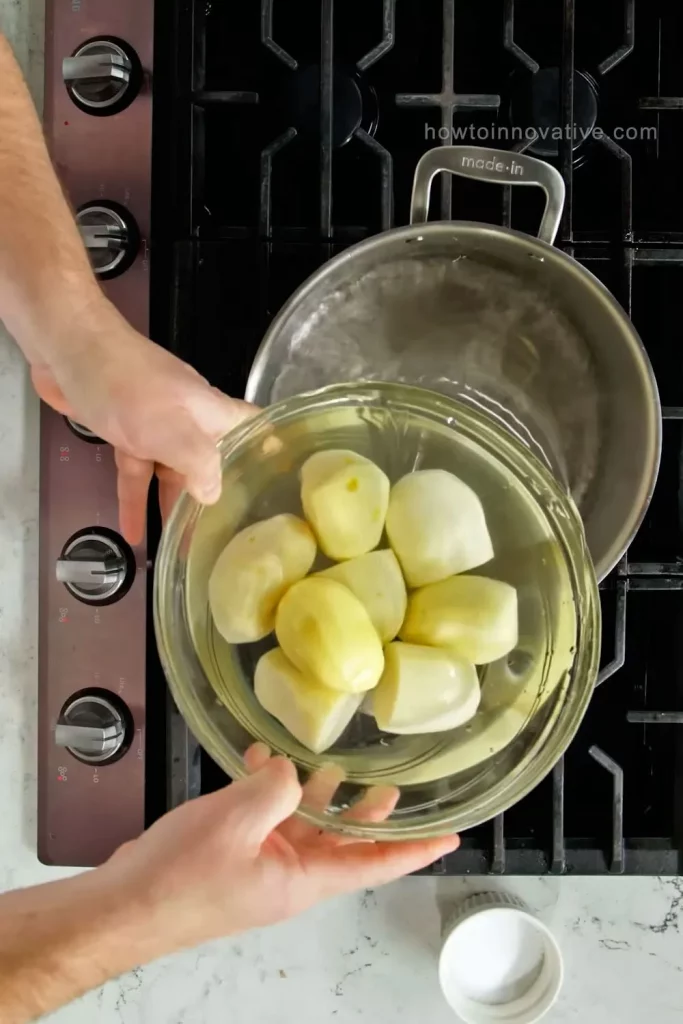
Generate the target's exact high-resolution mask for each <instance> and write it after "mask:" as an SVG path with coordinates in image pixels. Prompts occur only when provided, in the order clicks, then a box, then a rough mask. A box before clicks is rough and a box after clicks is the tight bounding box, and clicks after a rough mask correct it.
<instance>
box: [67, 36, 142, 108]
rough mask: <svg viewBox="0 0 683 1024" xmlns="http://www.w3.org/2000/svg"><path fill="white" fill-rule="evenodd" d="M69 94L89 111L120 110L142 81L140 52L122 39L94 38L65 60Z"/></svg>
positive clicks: (132, 98)
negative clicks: (136, 51)
mask: <svg viewBox="0 0 683 1024" xmlns="http://www.w3.org/2000/svg"><path fill="white" fill-rule="evenodd" d="M62 77H63V79H64V83H65V85H66V88H67V90H68V93H69V96H70V97H71V99H72V100H73V101H74V103H75V104H76V106H77V107H79V108H80V109H81V110H84V111H85V112H86V113H87V114H99V115H101V116H102V115H106V114H117V113H118V112H119V111H121V110H124V109H125V108H126V107H127V106H128V105H129V104H130V103H132V102H133V100H134V99H135V97H136V96H137V94H138V92H139V91H140V86H141V85H142V66H141V64H140V61H139V59H138V56H137V54H136V53H135V51H134V50H133V49H131V47H130V46H128V45H127V44H126V43H124V42H123V40H122V39H115V38H112V37H108V38H102V39H90V40H89V41H88V42H87V43H84V44H83V45H82V46H79V48H78V49H77V50H76V51H75V52H74V53H73V54H72V55H71V56H70V57H66V58H65V59H64V60H63V61H62Z"/></svg>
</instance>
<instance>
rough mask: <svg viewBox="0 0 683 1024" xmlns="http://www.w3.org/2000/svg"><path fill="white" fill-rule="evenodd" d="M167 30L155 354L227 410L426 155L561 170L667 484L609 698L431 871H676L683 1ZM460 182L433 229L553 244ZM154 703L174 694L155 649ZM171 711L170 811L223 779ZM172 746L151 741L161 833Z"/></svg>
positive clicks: (220, 21) (379, 10) (633, 586)
mask: <svg viewBox="0 0 683 1024" xmlns="http://www.w3.org/2000/svg"><path fill="white" fill-rule="evenodd" d="M155 17H156V35H155V86H154V109H155V114H154V118H155V120H154V151H153V152H154V158H153V192H152V261H151V267H152V336H153V337H155V338H156V339H157V340H159V341H161V342H162V343H163V344H166V345H168V346H169V347H170V348H171V349H172V350H173V351H175V352H177V353H178V354H179V355H180V356H182V357H183V358H185V359H187V360H189V361H190V362H191V363H193V365H194V366H195V367H196V368H197V369H198V370H199V371H200V372H201V373H203V374H205V375H206V376H207V377H208V378H209V379H210V380H211V382H212V383H213V384H215V385H216V386H218V387H221V388H223V389H224V390H226V391H227V392H229V393H231V394H233V395H240V394H242V393H243V390H244V387H245V383H246V379H247V376H248V372H249V368H250V366H251V362H252V359H253V356H254V354H255V352H256V349H257V347H258V344H259V342H260V339H261V338H262V336H263V333H264V331H265V329H266V328H267V326H268V324H269V322H270V320H271V319H272V317H273V316H274V315H275V314H276V313H277V311H278V309H279V308H280V306H281V305H282V304H283V302H284V301H285V300H286V299H287V298H288V297H289V296H290V295H291V293H292V292H293V291H294V290H295V289H296V288H297V287H298V285H299V284H301V283H302V281H303V280H304V279H305V278H306V277H307V276H308V275H309V274H310V273H311V272H312V271H314V270H315V269H316V268H317V267H318V266H320V265H321V263H323V262H324V261H325V260H327V259H329V258H330V257H331V256H333V255H335V254H336V253H338V252H340V251H341V250H342V249H343V248H345V247H346V246H348V245H350V244H352V243H353V242H356V241H359V240H360V239H363V238H365V237H367V236H369V235H371V234H374V233H376V232H378V231H381V230H383V229H386V228H389V227H391V226H393V225H400V224H405V223H406V221H407V217H408V204H409V198H410V190H411V184H412V177H413V173H414V170H415V165H416V163H417V161H418V159H419V158H420V156H421V155H422V154H423V153H424V152H425V151H426V150H427V149H430V148H432V147H433V146H435V145H439V144H452V143H457V142H465V143H469V144H480V145H486V146H494V147H497V148H502V149H516V150H518V151H526V152H528V153H530V154H532V155H536V156H539V157H541V158H543V159H548V160H550V161H551V162H552V163H554V164H555V165H556V166H557V167H558V168H559V170H560V171H561V173H562V175H563V177H564V180H565V184H566V188H567V202H566V207H565V212H564V216H563V219H562V225H561V229H560V233H559V236H558V239H557V243H556V244H558V245H559V246H560V247H561V248H562V249H564V250H565V251H566V252H568V253H569V254H570V255H572V256H574V257H575V258H576V259H578V260H579V261H580V262H581V263H582V264H583V265H584V266H586V267H587V268H588V269H589V270H591V271H592V272H593V273H594V274H595V275H597V277H599V278H600V279H601V280H602V281H603V282H604V283H605V285H606V286H607V287H608V288H609V289H610V291H611V292H612V293H613V294H614V295H615V296H616V297H617V299H618V301H619V302H620V303H621V305H622V306H623V307H624V309H625V310H626V312H627V313H628V314H629V315H630V316H631V317H632V318H633V321H634V323H635V326H636V328H637V330H638V331H639V333H640V335H641V337H642V339H643V342H644V344H645V347H646V348H647V351H648V353H649V356H650V358H651V360H652V363H653V367H654V370H655V374H656V377H657V381H658V384H659V388H660V393H661V398H662V403H663V406H664V427H663V453H662V464H661V471H660V476H659V481H658V484H657V488H656V491H655V495H654V499H653V501H652V504H651V506H650V509H649V511H648V513H647V516H646V518H645V521H644V523H643V525H642V528H641V529H640V531H639V533H638V535H637V537H636V539H635V541H634V542H633V545H632V546H631V549H630V550H629V552H628V555H627V556H626V557H624V558H623V559H622V561H621V563H620V565H619V566H618V567H617V569H616V570H615V571H614V572H613V573H612V574H611V576H610V577H609V578H608V579H607V580H606V581H605V582H604V583H603V585H602V587H601V600H602V608H603V616H604V641H603V654H602V670H601V674H600V684H599V686H598V688H597V690H596V693H595V696H594V698H593V701H592V704H591V706H590V709H589V711H588V714H587V716H586V718H585V721H584V723H583V725H582V728H581V730H580V732H579V735H578V736H577V738H576V740H575V741H574V743H573V744H572V746H571V748H570V750H569V752H568V753H567V755H566V757H565V758H564V759H563V761H562V762H560V763H559V764H558V765H557V767H556V769H555V770H554V772H553V773H552V775H551V776H550V777H549V778H547V779H546V780H545V781H544V782H543V783H542V784H541V785H540V786H539V787H538V788H537V789H536V790H535V791H534V792H533V793H532V794H531V795H530V796H529V797H527V798H526V799H525V800H524V801H522V802H521V803H520V804H518V805H517V806H516V807H514V808H512V809H511V810H510V811H508V812H507V813H506V814H505V815H501V816H500V817H499V818H497V819H496V820H495V821H493V822H489V823H487V824H485V825H482V826H480V827H478V828H476V829H473V830H472V831H471V832H470V833H468V834H467V835H465V836H464V837H463V844H462V848H461V850H460V851H458V852H457V853H456V854H454V855H453V856H452V857H449V858H447V859H446V860H445V861H442V862H439V863H437V864H435V865H434V866H433V867H432V868H431V869H430V871H432V872H434V873H465V872H480V873H486V872H497V873H511V874H515V873H544V872H554V873H559V872H565V871H566V872H572V871H573V872H584V873H610V872H611V873H619V872H629V873H644V874H666V873H676V872H678V871H679V870H680V869H681V866H682V864H681V862H682V859H683V857H682V851H683V831H682V828H681V825H682V813H683V799H682V797H683V793H682V792H681V778H682V755H683V516H682V509H683V503H682V500H683V493H682V485H681V450H682V449H681V429H682V422H681V421H682V420H683V356H682V355H681V352H682V349H681V346H680V345H679V344H678V342H677V337H676V334H675V333H674V330H675V326H674V325H676V323H677V316H676V314H677V312H678V305H679V299H678V292H679V281H680V277H681V272H682V265H683V193H682V192H681V189H680V167H681V159H682V157H683V146H682V140H683V70H682V68H681V64H680V61H679V59H678V55H679V51H678V47H677V40H680V38H681V35H682V33H683V8H681V7H680V5H678V4H676V3H675V2H673V0H672V2H669V0H649V2H648V3H644V2H636V0H605V2H604V3H603V4H602V5H601V12H600V20H599V21H598V20H597V19H596V17H595V6H594V4H590V3H588V2H587V0H552V2H549V0H527V2H525V3H521V2H515V0H478V3H476V4H471V3H468V2H466V0H421V2H420V4H419V5H418V4H417V3H416V2H412V0H344V2H343V3H342V2H340V0H337V3H335V2H334V0H298V2H297V3H296V4H294V5H293V4H291V3H285V2H284V0H260V2H259V0H251V2H249V3H243V4H219V3H216V2H215V0H194V2H189V0H188V2H184V3H166V4H163V5H162V4H157V5H156V14H155ZM442 177H443V180H442V181H441V183H440V188H438V189H436V190H435V195H434V198H433V203H432V211H431V214H432V217H433V218H435V219H444V218H449V217H453V218H454V219H457V218H462V219H468V220H479V221H486V222H491V223H502V224H505V225H510V226H512V227H514V228H517V229H519V230H523V231H528V232H530V233H533V232H534V231H535V229H536V227H537V225H538V222H539V217H540V210H541V206H540V204H541V199H540V198H539V197H538V196H536V195H534V194H533V192H534V191H535V190H516V191H515V194H514V195H512V191H513V190H512V189H510V188H509V187H507V188H501V189H498V188H495V187H492V186H489V185H482V184H480V183H477V182H473V181H468V180H463V179H453V178H452V177H451V176H449V175H443V176H442ZM520 191H521V192H522V195H518V194H517V193H518V192H520ZM150 532H151V536H152V538H154V535H155V526H154V524H153V523H152V524H151V531H150ZM148 693H150V694H152V695H155V698H156V700H157V701H161V699H162V695H163V693H164V687H163V681H162V680H161V678H160V675H159V669H158V665H157V664H156V661H155V656H154V653H153V651H152V652H150V655H149V679H148ZM170 715H171V719H170V723H169V724H170V728H169V731H168V743H167V749H166V760H167V764H168V776H167V782H168V801H169V802H170V803H171V804H174V803H177V802H179V801H180V800H182V799H184V798H186V797H187V796H189V795H193V794H195V793H197V792H200V791H208V790H211V789H213V788H215V787H216V786H218V785H221V784H223V783H224V782H225V777H224V776H223V775H222V774H221V773H220V772H219V771H218V769H217V768H216V766H215V765H214V764H213V763H212V762H211V761H210V760H209V759H208V758H207V757H206V756H205V755H204V754H203V752H201V751H200V750H199V749H198V748H197V747H196V745H195V744H194V742H193V741H192V739H191V738H190V737H189V736H188V734H187V730H186V729H185V728H184V726H183V724H182V722H181V721H180V719H179V718H178V716H177V714H174V713H173V712H172V711H171V712H170ZM150 718H151V713H148V723H149V721H150ZM148 731H149V724H148ZM162 731H163V730H161V729H160V728H158V729H157V730H156V738H155V731H152V732H151V733H150V734H149V739H148V743H149V744H153V745H154V746H153V747H152V749H153V750H154V758H152V757H150V756H149V749H150V748H149V747H148V778H147V792H148V815H152V816H153V814H154V813H155V810H156V809H157V808H160V806H161V804H160V802H159V793H160V791H161V788H162V787H163V771H162V768H161V767H160V766H161V765H162V764H163V757H162V756H161V753H160V751H161V749H162V747H163V744H164V742H165V740H164V736H163V735H162ZM152 760H154V764H155V767H150V762H151V761H152Z"/></svg>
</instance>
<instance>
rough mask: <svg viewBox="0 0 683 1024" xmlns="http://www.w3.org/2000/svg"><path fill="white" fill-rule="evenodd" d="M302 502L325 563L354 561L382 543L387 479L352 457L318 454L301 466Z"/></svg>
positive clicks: (352, 454) (339, 451) (342, 453)
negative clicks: (330, 561)
mask: <svg viewBox="0 0 683 1024" xmlns="http://www.w3.org/2000/svg"><path fill="white" fill-rule="evenodd" d="M301 503H302V505H303V510H304V515H305V516H306V519H307V520H308V522H309V523H310V524H311V526H312V527H313V530H314V532H315V535H316V537H317V538H318V544H319V545H320V547H321V549H322V551H323V552H324V553H325V554H326V555H327V556H328V558H333V559H335V561H341V560H342V559H345V558H355V557H356V556H357V555H364V554H365V553H366V552H368V551H371V550H372V549H373V548H376V547H377V545H378V544H379V542H380V538H381V536H382V531H383V530H384V520H385V518H386V514H387V505H388V503H389V479H388V477H387V476H386V475H385V474H384V473H383V472H382V470H381V469H380V468H379V466H376V465H375V464H374V462H370V460H369V459H366V458H364V457H363V456H362V455H358V454H357V453H356V452H352V451H346V450H344V449H334V450H330V451H325V452H316V453H315V455H311V456H310V458H308V459H307V460H306V462H304V464H303V466H302V467H301Z"/></svg>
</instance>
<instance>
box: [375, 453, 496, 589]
mask: <svg viewBox="0 0 683 1024" xmlns="http://www.w3.org/2000/svg"><path fill="white" fill-rule="evenodd" d="M386 528H387V535H388V537H389V543H390V544H391V546H392V548H393V550H394V552H395V554H396V556H397V557H398V560H399V562H400V563H401V568H402V569H403V574H404V576H405V578H406V581H407V583H408V586H410V587H422V586H424V585H425V584H426V583H436V582H437V581H438V580H443V579H446V577H447V576H453V575H454V574H455V573H459V572H466V571H467V570H468V569H475V568H476V567H477V566H479V565H483V564H484V563H485V562H488V561H490V559H491V558H493V546H492V544H491V537H490V535H489V531H488V527H487V525H486V518H485V516H484V509H483V508H482V504H481V501H480V500H479V498H478V497H477V495H476V494H475V493H474V491H473V490H472V488H471V487H468V486H467V484H465V483H463V482H462V480H459V479H458V478H457V477H456V476H453V474H452V473H447V472H446V471H445V470H442V469H424V470H419V471H418V472H416V473H409V474H408V475H407V476H404V477H402V479H401V480H399V481H398V483H397V484H395V485H394V487H393V488H392V491H391V497H390V499H389V510H388V512H387V520H386Z"/></svg>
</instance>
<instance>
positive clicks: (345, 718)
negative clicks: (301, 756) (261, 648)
mask: <svg viewBox="0 0 683 1024" xmlns="http://www.w3.org/2000/svg"><path fill="white" fill-rule="evenodd" d="M254 692H255V694H256V699H257V700H258V701H259V703H260V704H261V706H262V707H263V708H265V710H266V711H267V712H268V713H269V714H271V715H272V716H273V717H274V718H277V720H278V721H279V722H281V723H282V725H284V727H285V729H287V730H288V731H289V732H290V733H291V734H292V736H293V737H294V739H296V740H298V741H299V743H301V744H303V746H304V747H307V748H308V749H309V750H311V751H312V752H313V753H314V754H321V753H322V752H323V751H324V750H328V749H329V748H330V747H331V746H333V745H334V744H335V743H336V742H337V740H338V739H339V737H340V736H341V734H342V733H343V732H344V729H346V727H347V725H348V724H349V722H350V721H351V719H352V718H353V716H354V715H355V713H356V711H358V708H359V706H360V702H361V701H362V699H363V695H362V694H351V693H342V692H341V691H340V690H331V689H330V688H329V687H327V686H320V685H319V684H318V683H315V682H313V681H312V680H311V679H309V678H308V677H307V676H305V675H304V674H303V673H302V672H300V671H299V669H298V668H296V667H295V666H294V665H292V663H291V661H289V659H288V658H286V657H285V655H284V654H283V653H282V651H281V650H280V648H279V647H276V648H275V650H273V651H268V653H267V654H264V655H263V656H262V657H261V658H259V661H258V664H257V665H256V672H255V674H254Z"/></svg>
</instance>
